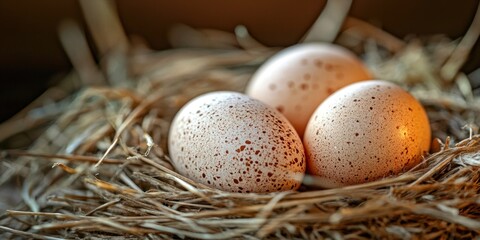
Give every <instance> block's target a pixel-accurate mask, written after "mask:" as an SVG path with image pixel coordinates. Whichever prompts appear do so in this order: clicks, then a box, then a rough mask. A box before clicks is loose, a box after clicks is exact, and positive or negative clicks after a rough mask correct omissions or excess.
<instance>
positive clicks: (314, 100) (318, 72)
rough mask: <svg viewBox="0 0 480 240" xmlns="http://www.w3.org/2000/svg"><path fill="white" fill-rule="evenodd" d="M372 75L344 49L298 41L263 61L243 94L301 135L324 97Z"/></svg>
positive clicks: (325, 44)
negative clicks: (277, 114)
mask: <svg viewBox="0 0 480 240" xmlns="http://www.w3.org/2000/svg"><path fill="white" fill-rule="evenodd" d="M371 78H372V77H371V74H370V73H369V71H368V70H367V68H366V67H365V66H364V65H363V64H362V62H361V61H360V60H359V59H358V58H357V57H356V56H355V55H354V54H353V53H351V52H350V51H348V50H347V49H344V48H342V47H340V46H337V45H332V44H327V43H309V44H299V45H295V46H292V47H289V48H287V49H285V50H283V51H281V52H279V53H278V54H277V55H275V56H274V57H272V58H271V59H269V60H268V61H267V62H266V63H265V64H263V65H262V67H260V68H259V70H258V71H257V72H256V73H255V74H254V75H253V76H252V79H251V80H250V83H249V85H248V86H247V89H246V93H247V95H249V96H251V97H252V98H255V99H258V100H260V101H262V102H264V103H266V104H268V105H270V106H272V107H274V108H276V109H277V110H278V111H280V112H282V113H283V114H284V115H285V116H286V117H287V119H288V120H289V121H290V122H291V123H292V125H293V126H294V127H295V130H297V132H298V134H299V135H300V136H302V135H303V132H304V130H305V127H306V125H307V123H308V120H309V119H310V116H311V115H312V113H313V111H315V109H316V108H317V107H318V105H320V103H322V102H323V100H325V98H327V97H328V96H329V95H330V94H332V93H333V92H335V91H337V90H338V89H340V88H342V87H344V86H346V85H348V84H351V83H353V82H357V81H361V80H368V79H371Z"/></svg>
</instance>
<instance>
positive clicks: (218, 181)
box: [168, 92, 306, 193]
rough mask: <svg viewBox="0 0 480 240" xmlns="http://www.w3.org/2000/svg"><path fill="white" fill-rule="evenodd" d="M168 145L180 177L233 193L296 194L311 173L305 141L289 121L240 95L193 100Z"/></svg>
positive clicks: (222, 94)
mask: <svg viewBox="0 0 480 240" xmlns="http://www.w3.org/2000/svg"><path fill="white" fill-rule="evenodd" d="M168 142H169V152H170V157H171V159H172V162H173V165H174V167H175V169H176V170H177V171H178V172H179V173H180V174H182V175H184V176H186V177H189V178H191V179H193V180H195V181H198V182H200V183H203V184H206V185H208V186H211V187H213V188H217V189H221V190H225V191H230V192H244V193H248V192H276V191H286V190H296V189H298V187H299V186H300V185H301V181H302V179H303V175H304V173H305V169H306V160H305V153H304V148H303V144H302V141H301V139H300V137H299V136H298V135H297V133H296V132H295V130H294V128H293V127H292V125H291V124H290V123H289V122H288V120H287V119H286V118H285V117H284V116H283V115H282V114H281V113H279V112H278V111H276V110H275V109H273V108H271V107H268V106H267V105H265V104H263V103H261V102H260V101H257V100H253V99H251V98H249V97H248V96H246V95H244V94H240V93H235V92H213V93H208V94H205V95H202V96H199V97H197V98H195V99H193V100H191V101H190V102H189V103H187V104H186V105H185V106H184V107H183V108H182V109H181V110H180V111H179V112H178V113H177V115H176V116H175V118H174V120H173V122H172V126H171V128H170V133H169V139H168Z"/></svg>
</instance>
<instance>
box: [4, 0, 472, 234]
mask: <svg viewBox="0 0 480 240" xmlns="http://www.w3.org/2000/svg"><path fill="white" fill-rule="evenodd" d="M100 2H102V3H101V4H96V3H93V2H92V1H88V3H87V1H81V4H82V8H83V10H84V11H85V12H86V17H87V22H90V21H93V20H92V19H96V20H95V21H103V22H104V23H106V24H107V25H108V23H111V25H112V24H113V25H112V26H115V27H113V28H109V31H113V32H112V33H110V34H105V33H104V32H103V31H102V30H101V29H96V28H95V27H92V26H104V25H102V24H98V22H96V24H91V25H90V26H91V29H90V31H92V36H93V37H94V42H95V43H96V44H97V45H98V47H99V49H100V51H101V54H102V56H101V59H102V60H101V62H100V64H99V65H97V64H95V63H92V62H91V61H92V60H91V59H92V58H91V57H90V55H89V54H85V53H82V52H81V51H67V54H69V57H70V58H71V59H72V63H73V64H74V66H75V71H74V72H72V74H70V75H69V76H67V77H66V78H65V80H64V81H63V82H62V83H61V84H60V85H58V86H56V87H54V88H52V89H50V90H49V91H47V92H46V93H45V94H44V95H43V96H42V97H41V98H40V99H39V100H38V101H35V102H33V103H32V104H31V105H30V106H29V107H27V108H26V109H25V110H24V111H22V112H20V113H19V114H18V115H17V116H16V117H14V118H12V119H11V120H10V121H7V122H5V123H4V124H3V125H2V126H0V130H2V131H0V139H1V140H2V144H3V146H4V148H20V147H24V148H26V150H4V151H2V152H1V159H2V161H1V165H0V173H1V174H0V184H1V185H0V186H1V187H0V194H1V195H2V196H6V197H2V199H0V209H1V211H2V212H1V214H2V215H1V217H0V238H2V239H5V238H9V237H13V238H15V237H29V238H38V239H63V238H68V239H73V238H86V239H107V238H108V239H136V238H147V239H168V238H173V237H175V238H198V239H226V238H246V239H258V238H286V239H294V238H297V239H300V238H301V239H318V238H331V239H342V238H346V239H371V238H400V239H409V238H413V239H418V238H421V239H434V238H439V237H440V236H443V237H444V238H452V239H471V238H473V237H474V236H478V235H479V234H480V194H479V191H480V186H479V182H480V171H479V167H480V135H477V134H478V126H480V96H479V95H478V86H479V85H480V84H477V83H478V82H476V81H478V80H475V79H472V78H468V77H467V76H466V75H465V74H463V73H461V72H458V69H459V68H458V67H453V68H452V67H450V66H451V65H449V64H451V61H450V60H448V59H450V57H451V56H455V58H461V59H463V57H466V56H463V55H462V56H463V57H458V56H459V54H460V53H461V52H463V54H467V53H468V52H469V49H468V46H469V45H465V44H464V45H457V44H458V42H456V41H450V40H448V39H446V38H438V37H437V38H431V39H427V40H422V41H420V40H413V41H410V42H403V41H401V40H398V39H396V38H394V37H392V36H391V35H389V34H388V33H385V32H382V31H381V30H379V29H376V28H375V27H373V26H370V25H368V24H366V23H364V22H361V21H358V20H355V19H351V18H348V17H347V19H346V22H345V23H346V24H345V25H344V27H343V29H342V31H341V32H340V34H339V36H338V37H337V38H336V39H337V40H336V41H337V42H336V43H337V44H340V45H343V46H345V47H348V48H350V49H352V50H354V51H357V53H359V54H361V56H362V57H363V58H364V60H365V62H366V63H367V65H368V66H369V67H370V69H372V71H373V72H374V73H375V75H376V77H377V78H379V79H386V80H391V81H395V82H397V83H398V84H400V85H402V86H404V87H405V88H407V89H409V90H410V92H411V93H412V94H413V95H414V96H416V97H417V98H418V99H419V100H420V101H421V103H422V104H423V106H424V107H425V108H426V110H427V113H428V115H429V118H430V122H431V126H432V132H433V136H434V137H435V140H434V141H433V143H432V145H433V146H434V147H433V148H432V150H433V153H431V154H430V155H428V156H426V158H425V159H424V160H423V161H422V163H421V164H419V165H417V166H416V167H414V168H413V169H411V170H410V171H408V172H406V173H403V174H401V175H398V176H391V177H389V178H385V179H381V180H378V181H375V182H370V183H365V184H361V185H355V186H349V187H343V188H335V189H329V190H322V189H319V188H317V185H319V184H318V179H316V178H315V177H313V176H306V177H305V179H304V182H303V187H302V188H301V189H300V190H299V191H298V192H281V193H270V194H254V193H248V194H242V193H229V192H224V191H220V190H216V189H211V188H209V187H206V186H204V185H202V184H200V183H197V182H194V181H192V180H190V179H188V178H186V177H184V176H181V175H180V174H178V173H176V172H175V171H174V169H173V168H172V165H171V162H170V159H169V155H168V149H167V147H166V137H167V136H168V130H169V126H170V123H171V121H172V119H173V116H174V115H175V113H176V112H177V111H178V110H179V108H180V107H181V106H183V105H184V104H185V103H186V102H187V101H188V100H190V99H192V98H193V97H195V96H198V95H199V94H201V93H205V92H210V91H214V90H231V91H243V90H244V88H245V86H246V84H247V81H248V80H249V78H250V77H251V75H252V74H253V72H254V71H255V70H256V69H257V68H258V67H259V66H260V65H261V64H262V63H263V62H264V61H265V60H266V59H267V58H268V57H270V56H271V55H272V54H274V53H276V52H277V51H278V49H272V48H267V47H264V46H262V45H261V44H260V43H258V42H257V41H255V40H254V39H253V38H252V37H250V35H248V32H247V31H246V29H245V28H243V27H239V28H238V29H237V31H236V34H230V33H225V32H220V31H213V30H204V29H192V28H188V27H187V28H185V27H184V26H181V28H178V29H176V31H172V34H173V35H174V36H171V38H170V39H172V40H174V39H185V37H182V35H184V34H186V35H187V36H190V35H191V34H194V35H195V36H197V37H196V38H194V39H195V41H194V42H191V43H190V44H191V45H188V43H189V42H188V41H184V42H182V43H181V44H178V45H181V46H182V48H176V49H170V50H165V51H160V52H156V51H153V50H151V49H150V48H148V47H147V45H146V44H145V43H144V41H143V40H141V39H140V38H138V37H137V38H132V39H131V40H130V41H127V40H126V39H127V38H126V37H125V35H124V33H123V30H122V29H121V28H120V27H118V26H121V25H119V22H118V19H117V17H118V16H116V13H115V11H112V9H111V8H109V7H108V6H106V5H104V4H103V1H100ZM92 4H93V5H92ZM93 8H94V10H92V9H93ZM103 13H105V14H103ZM89 14H90V15H89ZM98 16H102V18H98ZM112 22H113V23H112ZM320 25H321V24H320ZM62 26H63V27H62V29H63V30H62V39H63V40H62V41H63V44H64V46H65V48H66V49H74V48H72V45H70V44H73V45H75V44H77V43H78V42H86V41H84V39H82V38H83V36H84V34H83V33H82V32H81V31H80V29H79V28H78V26H77V25H76V24H74V23H71V22H70V23H68V24H64V25H62ZM182 28H183V29H184V30H182ZM185 29H186V30H185ZM473 29H478V27H474V28H473ZM329 31H330V30H329ZM475 31H477V30H475ZM69 34H73V35H74V36H73V37H72V36H71V35H69ZM467 35H468V36H472V35H473V36H475V34H467ZM112 36H116V37H112ZM72 39H75V41H73V40H72ZM475 40H476V38H475ZM470 41H471V40H470ZM173 45H175V44H173ZM82 46H84V47H85V46H86V45H82ZM189 46H194V47H195V48H188V47H189ZM457 46H458V47H457ZM465 46H467V50H468V51H465ZM85 48H86V47H85ZM459 48H461V49H459ZM84 51H88V49H84ZM459 51H461V52H460V53H459ZM447 67H448V68H447ZM451 69H453V70H451ZM450 71H454V72H453V73H451V72H450ZM442 76H449V77H448V78H445V77H442ZM450 76H453V77H452V78H451V79H450ZM452 79H453V80H452ZM476 84H477V85H476ZM472 86H477V88H474V87H472ZM46 100H48V101H46ZM372 151H374V149H372Z"/></svg>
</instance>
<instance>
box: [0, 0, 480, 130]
mask: <svg viewBox="0 0 480 240" xmlns="http://www.w3.org/2000/svg"><path fill="white" fill-rule="evenodd" d="M116 2H117V6H118V11H119V14H120V16H121V18H122V22H123V24H124V27H125V29H126V32H127V34H136V35H140V36H143V37H144V38H145V39H146V40H147V41H148V42H149V43H150V45H151V46H152V47H154V48H155V49H164V48H168V47H169V46H168V43H167V41H166V32H167V30H168V28H169V27H170V26H171V25H172V24H174V23H185V24H188V25H191V26H193V27H204V28H205V27H207V28H215V29H221V30H226V31H233V29H234V27H235V26H236V25H238V24H243V25H245V26H247V28H248V29H249V31H250V33H251V34H252V35H253V36H254V37H255V38H256V39H257V40H259V41H260V42H262V43H264V44H266V45H268V46H288V45H291V44H294V43H296V42H297V41H298V40H299V39H300V38H301V37H302V36H303V34H304V33H305V32H306V31H307V29H308V28H309V26H310V25H311V24H312V23H313V22H314V21H315V19H316V18H317V16H318V15H319V14H320V12H321V10H322V8H323V6H324V1H318V0H303V1H292V0H262V1H257V0H228V1H225V0H203V1H185V0H179V1H169V0H168V1H167V0H137V1H131V0H117V1H116ZM478 2H479V1H478V0H462V1H451V0H421V1H401V0H389V1H385V0H361V1H360V0H356V1H354V3H353V6H352V9H351V12H350V15H352V16H355V17H358V18H360V19H363V20H367V21H369V22H372V23H375V24H376V25H380V26H382V27H383V28H384V29H385V30H387V31H388V32H390V33H392V34H394V35H396V36H398V37H402V38H403V37H405V36H406V35H410V34H414V35H430V34H446V35H448V36H450V37H451V38H458V37H460V36H462V35H463V34H464V33H465V32H466V30H467V28H468V26H469V24H470V22H471V21H472V19H473V17H474V14H475V11H476V8H477V4H478ZM66 18H71V19H74V20H76V21H78V22H80V23H81V24H82V25H83V26H84V20H83V18H82V13H81V11H80V7H79V4H78V2H76V1H73V0H69V1H68V0H42V1H38V0H22V1H18V0H2V1H0V122H1V121H3V120H5V119H7V118H8V117H10V116H11V115H13V114H14V113H15V112H17V111H18V110H19V109H21V108H22V107H23V106H25V105H26V104H28V103H29V102H31V101H32V100H33V99H34V98H35V97H36V96H38V95H39V94H41V93H42V92H43V91H44V90H45V89H46V88H47V87H48V86H49V84H52V81H54V79H56V78H57V79H58V78H60V77H62V76H64V75H65V74H66V73H67V72H68V71H69V70H70V68H71V65H70V63H69V62H68V59H67V58H66V55H65V54H64V52H63V50H62V48H61V46H60V42H59V40H58V37H57V29H58V25H59V23H60V21H61V20H63V19H66ZM479 53H480V50H479V47H478V44H477V46H476V47H475V49H474V52H473V53H472V56H471V59H470V60H469V62H468V63H467V65H466V66H465V67H464V71H466V72H470V71H472V70H474V69H476V68H478V67H480V64H479V63H478V62H479V60H480V54H479Z"/></svg>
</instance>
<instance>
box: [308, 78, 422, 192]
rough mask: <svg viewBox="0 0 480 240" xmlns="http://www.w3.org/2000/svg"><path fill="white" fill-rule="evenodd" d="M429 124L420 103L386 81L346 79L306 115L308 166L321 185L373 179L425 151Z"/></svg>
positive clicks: (402, 166) (414, 161)
mask: <svg viewBox="0 0 480 240" xmlns="http://www.w3.org/2000/svg"><path fill="white" fill-rule="evenodd" d="M430 137H431V130H430V125H429V121H428V117H427V115H426V113H425V110H424V109H423V107H422V106H421V104H420V103H419V102H418V101H417V100H416V99H415V98H414V97H413V96H411V95H410V94H409V93H408V92H406V91H405V90H403V89H402V88H401V87H399V86H397V85H395V84H392V83H389V82H385V81H365V82H359V83H355V84H352V85H349V86H347V87H345V88H343V89H341V90H339V91H337V92H336V93H334V94H333V95H331V96H330V97H329V98H327V99H326V100H325V101H324V102H323V103H322V104H321V105H320V106H319V107H318V109H316V111H315V112H314V114H313V115H312V118H311V119H310V121H309V123H308V125H307V129H306V131H305V136H304V139H303V143H304V146H305V149H306V154H307V169H308V172H309V173H310V174H313V175H317V176H318V177H319V178H320V180H321V181H320V185H321V186H323V187H325V188H333V187H341V186H346V185H352V184H359V183H365V182H369V181H373V180H377V179H380V178H383V177H386V176H389V175H392V174H398V173H400V172H402V171H404V170H407V169H410V168H411V167H413V166H415V165H416V164H418V163H419V161H421V159H422V156H423V155H424V154H425V153H426V152H427V151H428V149H429V145H430V142H431V140H430Z"/></svg>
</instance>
